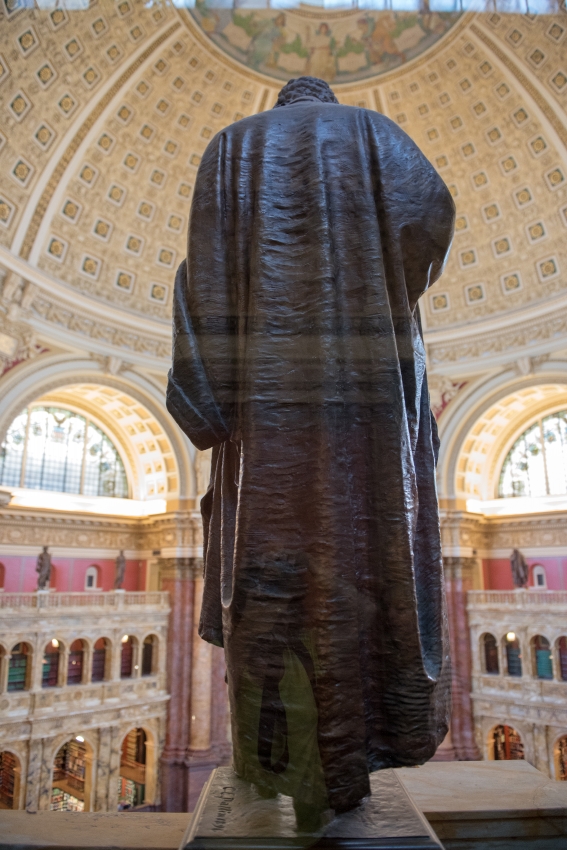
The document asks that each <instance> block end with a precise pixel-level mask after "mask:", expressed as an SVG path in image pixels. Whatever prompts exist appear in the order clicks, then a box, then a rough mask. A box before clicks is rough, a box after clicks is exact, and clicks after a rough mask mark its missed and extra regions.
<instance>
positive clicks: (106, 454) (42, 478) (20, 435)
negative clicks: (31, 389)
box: [0, 405, 128, 498]
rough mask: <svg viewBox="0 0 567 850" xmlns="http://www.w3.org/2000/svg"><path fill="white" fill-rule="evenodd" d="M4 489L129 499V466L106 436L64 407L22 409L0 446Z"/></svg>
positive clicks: (0, 477)
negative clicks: (5, 487) (52, 491)
mask: <svg viewBox="0 0 567 850" xmlns="http://www.w3.org/2000/svg"><path fill="white" fill-rule="evenodd" d="M0 485H4V486H8V487H26V488H30V489H34V490H55V491H57V492H60V493H78V494H82V495H85V496H111V497H116V498H128V482H127V478H126V471H125V469H124V464H123V463H122V460H121V458H120V455H119V454H118V451H117V449H116V447H115V446H114V444H113V443H112V441H111V440H110V439H109V437H107V435H106V434H105V433H104V432H103V431H102V430H101V429H100V428H99V427H98V426H97V425H95V424H94V422H92V421H91V420H89V419H88V418H86V417H84V416H80V415H79V414H78V413H74V412H73V411H71V410H67V409H66V408H63V407H46V406H39V405H38V406H35V407H31V408H26V409H25V410H23V411H22V412H21V413H20V414H19V415H18V416H16V418H15V419H14V421H13V422H12V424H11V425H10V427H9V429H8V432H7V434H6V437H5V439H4V442H3V443H2V446H1V447H0Z"/></svg>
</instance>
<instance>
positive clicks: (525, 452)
mask: <svg viewBox="0 0 567 850" xmlns="http://www.w3.org/2000/svg"><path fill="white" fill-rule="evenodd" d="M565 494H567V410H560V411H558V412H557V413H552V414H550V415H549V416H544V417H543V418H541V419H538V421H537V422H534V423H533V425H530V427H529V428H527V429H526V430H525V431H524V432H523V434H521V435H520V436H519V437H518V439H517V440H516V442H515V443H514V445H513V446H512V448H511V449H510V451H509V452H508V455H507V456H506V460H505V461H504V464H503V466H502V472H501V473H500V484H499V490H498V495H499V497H500V498H509V497H514V496H531V497H537V496H561V495H565Z"/></svg>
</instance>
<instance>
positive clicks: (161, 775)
mask: <svg viewBox="0 0 567 850" xmlns="http://www.w3.org/2000/svg"><path fill="white" fill-rule="evenodd" d="M39 5H42V6H44V7H45V8H42V9H40V8H39ZM72 5H73V4H70V3H58V4H56V3H55V2H54V3H42V4H34V3H33V2H32V3H29V2H10V3H8V2H3V1H2V2H0V115H1V119H2V120H1V121H0V164H1V165H2V168H1V170H0V174H1V175H2V176H1V177H0V587H1V588H2V589H1V590H0V808H26V807H27V808H28V809H30V810H36V809H38V808H39V809H44V810H48V809H51V808H53V809H65V810H91V811H106V810H112V809H114V810H116V809H117V808H118V807H120V808H122V809H124V808H128V807H131V808H134V809H140V808H142V809H143V808H146V809H152V808H153V809H155V808H160V807H162V808H164V809H165V810H169V811H184V810H188V809H192V807H193V805H194V802H195V800H196V797H197V795H198V793H199V790H200V788H201V787H202V785H203V782H204V780H205V779H206V777H207V775H208V773H209V772H210V770H211V768H212V767H213V766H215V765H218V764H223V763H226V762H227V761H228V760H229V758H230V733H229V722H228V706H227V698H226V686H225V683H224V673H225V670H224V663H223V657H222V651H221V650H220V649H217V648H214V647H211V646H210V645H208V644H204V643H203V642H201V641H200V640H199V639H198V637H197V621H198V615H199V609H200V601H201V595H202V578H201V571H202V570H201V567H202V561H201V558H202V531H201V524H200V516H199V512H198V504H199V500H200V498H201V496H202V495H203V494H204V492H205V490H206V487H207V482H208V475H209V466H210V458H209V456H208V453H206V452H205V453H201V452H197V451H196V450H195V449H194V448H193V447H192V446H191V445H190V444H189V442H188V441H187V440H186V439H185V438H184V436H183V435H182V434H181V433H180V431H179V429H178V428H177V427H176V426H175V424H174V423H173V422H172V420H171V418H170V417H169V415H168V413H167V411H166V409H165V404H164V392H165V386H166V382H167V370H168V366H169V358H170V349H171V330H170V312H171V300H172V283H173V276H174V272H175V267H176V265H177V263H178V262H179V261H180V260H181V259H182V258H183V257H184V255H185V250H186V247H185V231H186V228H187V221H188V214H189V209H190V201H191V195H192V190H193V185H194V179H195V174H196V169H197V168H198V165H199V162H200V158H201V156H202V153H203V151H204V149H205V147H206V145H207V143H208V140H209V139H210V138H212V136H213V135H214V134H215V133H217V132H218V131H220V130H221V129H222V128H223V127H224V126H225V125H226V124H228V123H230V122H232V121H236V120H241V119H242V118H244V117H246V116H250V115H253V114H255V113H257V112H259V111H262V110H264V109H268V108H270V107H271V106H272V105H273V104H274V102H275V99H276V95H277V92H278V89H279V88H280V85H281V80H282V79H285V78H286V77H287V76H288V75H289V76H292V75H293V74H294V73H296V72H297V73H301V72H307V73H317V74H318V75H320V76H324V77H326V78H327V79H329V81H331V82H332V84H333V86H334V88H335V91H336V94H337V97H338V99H339V100H340V101H341V102H342V103H345V104H348V105H350V106H352V107H365V108H368V109H377V110H379V111H381V112H383V113H385V114H386V115H387V116H388V117H389V118H390V119H392V120H393V121H395V122H396V123H397V124H399V125H400V126H401V127H402V128H403V129H404V130H405V131H406V132H407V133H409V134H410V135H411V136H412V138H414V140H415V141H416V142H417V144H418V145H419V146H420V147H421V149H422V150H423V151H424V153H425V155H426V156H427V157H428V158H429V159H430V160H431V162H432V164H433V165H434V166H435V167H436V168H437V169H438V170H439V172H440V174H441V175H442V176H443V179H444V180H445V182H446V183H447V185H448V186H449V188H450V191H451V192H452V194H453V197H454V199H455V203H456V207H457V219H456V232H455V238H454V244H453V248H452V252H451V256H450V259H449V261H448V264H447V268H446V270H445V272H444V274H443V276H442V277H441V279H440V280H439V281H438V282H437V283H436V284H435V285H434V286H433V287H432V289H431V291H430V292H428V293H427V294H426V296H424V298H423V299H422V318H423V326H424V338H425V346H426V351H427V358H428V368H429V376H430V392H431V403H432V408H433V411H434V414H435V416H436V417H437V421H438V424H439V432H440V438H441V452H440V457H439V467H438V492H439V498H440V504H441V525H442V541H443V551H444V563H445V572H446V586H447V602H448V615H449V624H450V638H451V650H452V656H453V664H454V681H453V715H452V721H451V730H450V734H449V735H448V737H447V739H446V740H445V741H444V742H443V744H442V746H441V747H440V749H439V751H438V753H437V755H436V758H438V759H445V760H451V759H479V758H484V759H498V760H500V759H511V758H523V759H525V760H527V761H528V762H530V763H531V764H533V765H535V766H536V767H537V768H538V769H540V770H542V771H543V772H544V773H546V774H548V775H549V776H550V777H552V778H553V779H555V780H558V781H559V780H567V629H566V622H567V621H566V615H567V543H566V541H567V239H566V238H565V237H566V236H567V100H566V98H567V72H566V69H565V66H564V65H565V63H564V57H565V45H566V44H567V14H565V11H564V10H563V9H562V8H560V4H559V3H558V4H557V8H555V6H554V5H553V4H551V3H550V4H549V8H548V11H547V12H546V13H545V14H534V15H532V14H525V15H519V14H518V15H516V14H508V13H506V12H504V11H499V10H498V5H499V4H498V3H496V4H492V7H491V11H490V12H489V13H481V12H478V13H477V12H474V13H473V12H466V13H462V12H460V11H459V12H458V13H454V14H453V13H443V14H438V13H433V12H428V13H427V14H425V13H424V12H423V10H422V11H419V13H416V14H413V17H412V19H411V21H410V18H409V17H408V18H407V19H406V18H404V14H405V13H404V14H400V15H398V17H396V15H397V14H398V13H396V12H395V5H396V4H395V2H394V12H388V13H387V14H386V13H384V14H385V17H384V18H383V20H382V21H381V22H380V24H379V25H378V23H377V16H378V15H379V12H378V11H372V10H366V11H365V12H364V15H362V10H358V8H356V9H355V11H353V9H352V8H350V7H349V10H341V9H340V8H337V9H333V10H332V11H329V10H328V9H325V8H324V7H322V6H321V7H317V6H312V7H309V8H306V7H304V6H303V5H300V4H295V5H294V4H291V3H290V9H289V11H288V10H284V11H281V10H272V9H271V8H269V4H268V5H267V6H266V9H263V10H252V9H251V10H250V15H252V16H254V15H256V16H257V17H258V20H260V19H262V20H263V19H266V20H269V21H271V22H272V24H271V26H272V29H270V30H269V32H272V30H273V39H272V41H270V39H271V38H272V36H270V39H268V40H266V39H267V36H266V37H265V38H264V39H263V40H262V39H260V38H257V37H256V36H255V35H254V34H253V32H255V31H253V30H250V33H248V34H246V33H245V32H244V29H243V28H242V22H241V19H240V17H239V16H238V15H237V14H236V13H234V14H233V12H234V10H230V9H228V8H226V9H225V8H224V7H223V9H222V10H220V11H219V10H217V9H216V6H215V4H214V2H209V0H207V2H206V3H202V4H199V5H198V8H195V9H193V10H189V9H188V8H185V4H183V3H182V2H175V3H173V2H169V0H160V2H158V1H157V0H155V2H153V0H149V2H148V0H121V2H115V0H98V2H93V3H90V4H81V5H82V6H83V5H84V6H87V7H88V8H84V9H83V8H81V9H73V8H71V6H72ZM186 5H187V6H189V4H186ZM217 5H218V4H217ZM238 5H239V6H240V5H243V4H241V3H239V4H238ZM244 5H246V3H244ZM256 5H257V4H256ZM292 7H293V8H292ZM546 8H547V7H546ZM312 19H316V21H318V23H317V35H316V37H315V36H314V35H313V33H314V32H315V29H314V27H313V25H312V24H310V25H309V26H308V24H307V22H308V20H312ZM394 24H395V26H394ZM260 31H262V32H268V31H267V30H265V29H262V27H260V29H258V32H260ZM251 33H252V34H251ZM278 33H279V35H278ZM292 35H293V39H292V37H291V36H292ZM278 38H279V41H278ZM385 38H387V39H388V44H389V48H388V50H387V51H384V50H383V49H379V45H378V41H379V39H385ZM314 39H315V40H314ZM268 42H269V43H268ZM282 44H284V46H285V48H286V49H285V50H284V49H283V48H282V49H280V47H281V45H282ZM278 45H280V46H279V47H278ZM298 45H299V46H298ZM377 45H378V46H377ZM294 63H295V65H294ZM296 66H297V67H296ZM43 546H48V547H49V553H50V555H51V558H52V570H51V576H50V580H49V585H48V587H46V588H45V589H44V590H43V591H40V592H36V588H37V574H36V570H35V567H36V560H37V557H38V555H39V553H40V552H41V551H42V547H43ZM514 549H517V550H519V551H520V552H521V554H522V556H523V557H524V559H525V562H526V565H527V576H528V578H527V585H526V587H525V588H523V589H519V590H515V589H514V585H513V579H512V572H511V568H510V555H511V553H512V551H513V550H514ZM119 553H123V557H124V562H125V563H124V564H123V566H124V571H123V576H122V578H121V580H120V581H119V582H118V585H120V586H117V587H115V579H116V558H117V556H118V555H119ZM46 612H48V614H49V616H44V615H45V613H46Z"/></svg>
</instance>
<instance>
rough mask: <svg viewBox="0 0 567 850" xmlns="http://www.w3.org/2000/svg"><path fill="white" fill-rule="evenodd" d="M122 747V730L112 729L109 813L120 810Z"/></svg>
mask: <svg viewBox="0 0 567 850" xmlns="http://www.w3.org/2000/svg"><path fill="white" fill-rule="evenodd" d="M121 746H122V730H121V729H120V727H119V726H111V727H110V757H109V759H108V795H107V798H106V801H107V802H106V805H107V809H106V811H107V812H115V811H117V809H118V780H119V778H120V754H121Z"/></svg>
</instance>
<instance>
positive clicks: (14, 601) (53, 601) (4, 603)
mask: <svg viewBox="0 0 567 850" xmlns="http://www.w3.org/2000/svg"><path fill="white" fill-rule="evenodd" d="M146 605H151V606H153V607H158V608H164V609H165V608H169V594H168V593H164V592H162V591H159V590H150V591H144V590H142V591H129V590H128V591H121V590H119V591H113V590H111V591H107V592H104V591H100V592H97V591H85V592H82V593H57V592H56V591H53V592H49V591H40V592H39V593H38V592H35V593H0V609H3V610H17V609H22V608H27V609H38V608H40V609H42V610H43V609H56V608H59V609H60V608H64V609H69V608H105V609H109V608H110V609H114V610H118V609H121V608H131V607H141V606H146Z"/></svg>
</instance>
